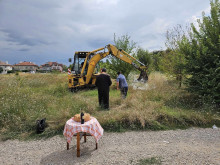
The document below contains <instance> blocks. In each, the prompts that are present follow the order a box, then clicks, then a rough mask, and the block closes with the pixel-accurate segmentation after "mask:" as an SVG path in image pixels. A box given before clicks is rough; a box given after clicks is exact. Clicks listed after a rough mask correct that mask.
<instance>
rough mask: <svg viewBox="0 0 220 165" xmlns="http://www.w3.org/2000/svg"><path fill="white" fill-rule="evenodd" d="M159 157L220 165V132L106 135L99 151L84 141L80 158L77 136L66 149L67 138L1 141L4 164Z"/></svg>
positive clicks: (172, 161) (128, 161) (91, 140)
mask: <svg viewBox="0 0 220 165" xmlns="http://www.w3.org/2000/svg"><path fill="white" fill-rule="evenodd" d="M152 157H158V159H160V160H161V162H162V164H167V165H170V164H178V165H179V164H187V165H189V164H193V165H194V164H198V165H203V164H210V165H211V164H212V165H214V164H215V165H216V164H219V165H220V129H211V128H206V129H202V128H191V129H187V130H175V131H173V130H169V131H142V132H133V131H132V132H125V133H104V136H103V137H102V138H101V139H100V141H99V146H98V150H95V139H94V137H87V142H86V143H84V139H83V138H82V139H81V157H79V158H78V157H76V137H74V138H73V140H72V142H71V144H70V149H69V150H66V140H65V138H64V137H60V136H55V137H53V138H50V139H46V140H34V141H18V140H8V141H4V142H3V141H0V164H2V165H7V164H16V165H18V164H22V165H23V164H34V165H38V164H42V165H45V164H48V165H49V164H50V165H52V164H57V165H60V164H78V165H82V164H97V165H98V164H103V165H106V164H120V165H121V164H122V165H123V164H126V165H127V164H137V162H138V160H140V159H148V158H149V159H150V158H152Z"/></svg>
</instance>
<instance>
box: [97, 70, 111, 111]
mask: <svg viewBox="0 0 220 165" xmlns="http://www.w3.org/2000/svg"><path fill="white" fill-rule="evenodd" d="M111 84H112V81H111V78H110V76H109V75H108V74H107V73H106V69H105V68H102V69H101V74H100V75H98V76H97V78H96V82H95V85H96V86H97V87H98V96H99V105H100V106H101V108H104V109H109V87H110V86H111Z"/></svg>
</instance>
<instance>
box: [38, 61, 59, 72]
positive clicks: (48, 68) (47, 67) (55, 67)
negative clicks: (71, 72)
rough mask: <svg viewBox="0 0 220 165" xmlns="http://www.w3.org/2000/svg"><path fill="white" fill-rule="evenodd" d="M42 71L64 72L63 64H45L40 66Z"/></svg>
mask: <svg viewBox="0 0 220 165" xmlns="http://www.w3.org/2000/svg"><path fill="white" fill-rule="evenodd" d="M40 70H42V71H46V72H47V71H52V70H57V71H60V72H62V71H63V64H59V63H57V62H47V63H46V64H43V65H41V66H40Z"/></svg>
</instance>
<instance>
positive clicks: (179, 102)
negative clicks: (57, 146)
mask: <svg viewBox="0 0 220 165" xmlns="http://www.w3.org/2000/svg"><path fill="white" fill-rule="evenodd" d="M130 80H131V82H132V81H133V79H130ZM113 82H114V83H113V85H112V86H111V90H110V110H109V111H104V110H102V109H100V108H99V106H98V93H97V90H82V91H80V92H78V93H71V92H69V91H68V88H67V75H66V74H51V73H48V74H40V73H39V74H28V73H24V74H21V73H20V74H19V75H15V74H13V75H12V74H11V75H1V79H0V110H1V112H0V133H1V138H3V139H7V138H30V137H42V136H43V137H48V136H53V135H57V134H62V131H63V128H64V125H65V122H66V121H67V120H68V119H70V118H71V117H73V115H74V114H76V113H79V112H80V110H83V111H84V112H87V113H90V114H91V115H92V116H94V117H96V118H97V119H98V121H99V122H100V124H101V125H102V127H103V128H104V129H105V131H125V130H164V129H175V128H187V127H191V126H199V127H208V126H212V125H213V124H216V125H218V126H219V125H220V116H219V113H217V112H216V111H217V109H216V107H214V106H213V107H210V105H206V104H203V103H202V102H200V101H201V100H199V99H198V98H196V97H194V96H193V95H191V94H190V93H188V92H186V91H184V90H182V89H178V88H177V85H176V82H175V81H174V80H172V79H168V78H167V77H166V76H165V75H162V74H160V73H152V74H151V75H150V78H149V82H148V86H147V89H148V90H139V89H136V90H135V89H133V88H132V86H131V84H132V83H131V82H129V84H130V85H129V92H128V97H127V99H125V100H123V99H121V97H120V92H119V91H117V90H116V88H115V80H113ZM137 85H139V86H142V85H143V84H137ZM42 118H46V122H47V128H46V130H45V132H43V133H42V134H36V120H37V119H42Z"/></svg>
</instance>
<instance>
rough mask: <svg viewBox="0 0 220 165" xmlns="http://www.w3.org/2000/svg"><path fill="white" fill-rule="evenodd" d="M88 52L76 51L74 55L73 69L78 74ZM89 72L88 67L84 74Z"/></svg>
mask: <svg viewBox="0 0 220 165" xmlns="http://www.w3.org/2000/svg"><path fill="white" fill-rule="evenodd" d="M86 54H87V52H76V53H75V56H74V63H73V71H75V73H76V74H80V73H81V70H82V67H83V64H84V61H85V58H86ZM86 73H87V67H86V68H85V70H84V74H86Z"/></svg>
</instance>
